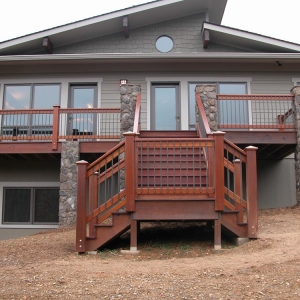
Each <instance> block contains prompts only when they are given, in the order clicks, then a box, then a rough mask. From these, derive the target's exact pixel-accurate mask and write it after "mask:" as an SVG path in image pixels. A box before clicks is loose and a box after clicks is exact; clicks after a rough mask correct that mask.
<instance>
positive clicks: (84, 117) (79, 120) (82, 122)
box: [68, 85, 97, 135]
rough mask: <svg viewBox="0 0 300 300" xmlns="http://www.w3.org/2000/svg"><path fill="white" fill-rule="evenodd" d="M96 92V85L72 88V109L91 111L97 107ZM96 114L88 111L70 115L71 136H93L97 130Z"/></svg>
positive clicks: (73, 86)
mask: <svg viewBox="0 0 300 300" xmlns="http://www.w3.org/2000/svg"><path fill="white" fill-rule="evenodd" d="M96 91H97V87H96V86H94V85H81V86H80V85H76V86H75V85H72V86H71V98H70V107H71V108H85V109H90V108H94V107H96V94H97V93H96ZM95 117H96V116H95V114H94V113H92V112H91V113H89V112H88V110H86V111H81V112H76V113H72V114H70V115H69V117H68V118H69V134H72V135H92V134H93V133H94V129H95Z"/></svg>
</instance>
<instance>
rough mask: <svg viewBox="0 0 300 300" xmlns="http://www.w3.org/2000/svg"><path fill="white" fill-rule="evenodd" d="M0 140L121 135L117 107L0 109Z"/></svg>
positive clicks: (106, 137)
mask: <svg viewBox="0 0 300 300" xmlns="http://www.w3.org/2000/svg"><path fill="white" fill-rule="evenodd" d="M0 117H1V134H0V141H46V140H49V141H52V143H53V147H55V145H56V147H57V142H58V141H59V140H60V139H88V140H91V139H120V109H118V108H91V109H83V108H60V107H58V106H55V107H53V109H30V110H29V109H28V110H0Z"/></svg>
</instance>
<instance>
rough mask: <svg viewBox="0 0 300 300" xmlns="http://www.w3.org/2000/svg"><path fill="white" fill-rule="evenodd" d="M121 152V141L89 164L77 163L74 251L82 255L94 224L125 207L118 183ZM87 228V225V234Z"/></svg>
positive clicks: (123, 150) (123, 196)
mask: <svg viewBox="0 0 300 300" xmlns="http://www.w3.org/2000/svg"><path fill="white" fill-rule="evenodd" d="M124 152H125V141H122V142H120V143H119V144H118V145H117V146H115V147H114V148H112V149H111V150H110V151H108V152H107V153H106V154H104V155H103V156H101V157H100V158H99V159H97V160H96V161H94V162H93V163H91V164H90V165H88V163H87V162H78V163H77V164H78V186H77V190H78V198H77V207H78V209H77V223H76V224H77V225H76V226H77V227H76V232H77V233H78V234H77V235H78V239H77V240H76V249H78V252H85V251H84V249H85V248H84V246H85V240H86V236H87V235H88V236H90V237H91V236H95V225H96V224H99V223H102V222H103V221H105V220H106V219H108V218H109V217H110V216H111V215H112V213H113V212H115V211H117V210H119V209H120V208H121V207H123V206H125V205H126V192H125V189H124V186H123V185H122V182H121V181H122V179H121V177H122V176H121V173H122V172H124V169H125V163H124V158H122V156H124ZM79 208H80V209H79ZM87 225H89V226H88V227H89V233H88V234H87V232H86V226H87ZM81 250H82V251H81Z"/></svg>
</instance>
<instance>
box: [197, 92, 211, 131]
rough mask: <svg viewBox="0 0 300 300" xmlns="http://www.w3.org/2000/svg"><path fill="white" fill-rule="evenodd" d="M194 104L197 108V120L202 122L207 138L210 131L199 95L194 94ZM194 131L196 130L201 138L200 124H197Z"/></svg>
mask: <svg viewBox="0 0 300 300" xmlns="http://www.w3.org/2000/svg"><path fill="white" fill-rule="evenodd" d="M196 103H197V106H198V109H199V114H200V116H199V117H200V118H199V119H201V120H202V122H203V126H204V129H205V133H206V136H207V134H209V133H210V132H211V130H210V127H209V124H208V120H207V116H206V113H205V109H204V106H203V103H202V100H201V97H200V95H199V94H196ZM199 121H200V120H199ZM196 129H197V131H198V133H199V135H200V137H203V136H202V134H201V128H200V124H198V123H197V128H196Z"/></svg>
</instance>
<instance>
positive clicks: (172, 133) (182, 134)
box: [140, 130, 197, 138]
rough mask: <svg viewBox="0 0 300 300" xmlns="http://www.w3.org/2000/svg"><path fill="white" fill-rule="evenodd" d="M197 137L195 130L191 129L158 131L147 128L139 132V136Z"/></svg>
mask: <svg viewBox="0 0 300 300" xmlns="http://www.w3.org/2000/svg"><path fill="white" fill-rule="evenodd" d="M160 137H164V138H173V137H176V138H180V137H182V138H197V132H196V131H193V130H180V131H179V130H173V131H160V130H147V131H143V130H142V131H141V132H140V138H160Z"/></svg>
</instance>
